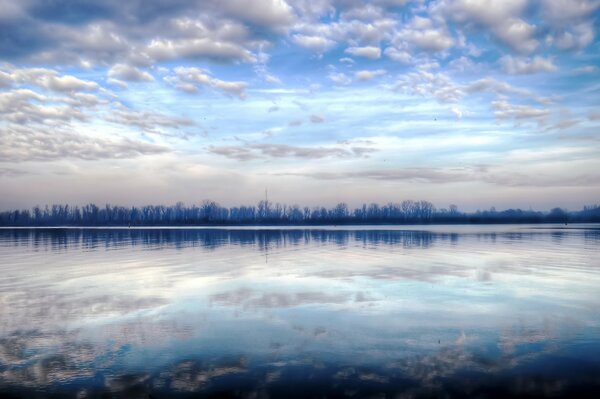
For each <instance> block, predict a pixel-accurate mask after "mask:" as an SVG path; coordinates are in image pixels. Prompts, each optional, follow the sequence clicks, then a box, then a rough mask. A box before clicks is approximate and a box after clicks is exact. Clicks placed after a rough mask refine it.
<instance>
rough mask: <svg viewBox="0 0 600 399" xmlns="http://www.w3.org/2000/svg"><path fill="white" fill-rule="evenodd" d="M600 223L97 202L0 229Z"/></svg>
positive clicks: (555, 215)
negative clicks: (98, 203) (47, 227)
mask: <svg viewBox="0 0 600 399" xmlns="http://www.w3.org/2000/svg"><path fill="white" fill-rule="evenodd" d="M573 222H600V205H591V206H586V207H584V208H583V209H582V210H579V211H567V210H564V209H561V208H554V209H552V210H551V211H550V212H541V211H534V210H522V209H507V210H503V211H497V210H496V209H495V208H491V209H490V210H485V211H476V212H470V213H468V212H461V211H459V210H458V207H457V206H456V205H450V206H449V207H447V208H439V209H438V208H436V207H435V206H434V205H433V204H432V203H431V202H428V201H411V200H406V201H402V202H399V203H392V202H390V203H388V204H385V205H379V204H376V203H372V204H368V205H367V204H363V205H362V206H361V207H358V208H355V209H350V207H348V205H347V204H346V203H339V204H337V205H335V206H334V207H332V208H326V207H313V208H310V207H300V206H298V205H286V204H283V205H282V204H279V203H276V204H273V203H272V202H269V201H266V200H262V201H260V202H259V203H258V204H257V205H250V206H235V207H230V208H228V207H223V206H221V205H219V204H218V203H216V202H214V201H209V200H206V201H204V202H202V204H200V205H191V206H185V205H184V204H183V203H182V202H178V203H177V204H175V205H171V206H165V205H146V206H140V207H136V206H133V207H124V206H115V205H108V204H107V205H105V206H103V207H99V206H97V205H95V204H87V205H84V206H70V205H51V206H48V205H46V206H44V207H40V206H35V207H33V209H23V210H9V211H3V212H0V226H188V225H189V226H198V225H200V226H201V225H326V224H334V225H337V224H340V225H346V224H434V223H443V224H446V223H573Z"/></svg>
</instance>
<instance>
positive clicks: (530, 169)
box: [0, 0, 600, 211]
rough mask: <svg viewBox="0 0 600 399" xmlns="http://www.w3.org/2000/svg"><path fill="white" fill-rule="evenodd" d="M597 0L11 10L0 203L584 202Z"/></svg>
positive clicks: (599, 189) (599, 194)
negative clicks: (208, 200) (266, 188)
mask: <svg viewBox="0 0 600 399" xmlns="http://www.w3.org/2000/svg"><path fill="white" fill-rule="evenodd" d="M599 10H600V1H599V0H539V1H527V0H505V1H501V0H482V1H473V0H432V1H420V0H413V1H410V0H406V1H405V0H374V1H371V2H363V1H353V0H340V1H334V0H317V1H308V0H301V1H291V0H290V1H288V2H285V1H283V0H264V1H241V0H220V1H216V0H215V1H213V0H204V1H180V0H174V1H158V0H151V1H143V2H142V1H133V2H123V1H116V0H103V1H100V0H94V1H86V2H85V3H84V2H80V1H69V0H59V1H53V2H47V1H41V0H26V1H10V0H4V1H2V0H0V31H1V32H2V40H0V54H1V61H0V115H1V118H0V134H1V138H2V144H0V187H2V189H1V190H0V192H1V194H2V195H0V209H13V208H28V207H32V206H34V205H44V204H53V203H69V204H75V205H76V204H79V205H81V204H85V203H90V202H92V203H96V204H104V203H111V204H118V205H124V206H130V205H144V204H161V203H165V204H173V203H176V202H178V201H183V202H185V203H187V204H192V203H199V202H201V201H202V200H204V199H211V200H215V201H217V202H219V203H220V204H222V205H224V206H234V205H240V204H255V203H256V202H258V201H259V200H261V199H263V198H264V195H265V192H264V190H265V187H268V190H269V200H271V201H273V202H280V203H287V204H300V205H303V206H315V205H324V206H331V205H334V204H336V203H338V202H346V203H348V204H349V205H350V206H352V207H354V206H358V205H359V204H362V203H370V202H378V203H387V202H390V201H391V202H397V201H401V200H404V199H414V200H421V199H423V200H427V201H430V202H432V203H433V204H435V205H436V206H438V207H447V206H448V205H449V204H456V205H458V207H459V209H460V210H462V211H473V210H476V209H489V208H490V207H492V206H495V207H496V208H497V209H505V208H523V209H528V208H530V207H531V208H533V209H535V210H548V209H550V208H553V207H557V206H560V207H565V208H568V209H581V208H582V207H583V206H584V205H588V204H595V203H598V202H600V135H599V133H598V129H599V128H600V107H599V106H598V104H600V79H599V78H600V42H599V40H598V37H597V32H598V29H599V18H598V16H599Z"/></svg>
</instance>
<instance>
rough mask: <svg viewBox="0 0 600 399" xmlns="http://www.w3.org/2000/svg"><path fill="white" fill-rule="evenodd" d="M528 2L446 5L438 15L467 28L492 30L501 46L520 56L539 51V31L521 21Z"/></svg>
mask: <svg viewBox="0 0 600 399" xmlns="http://www.w3.org/2000/svg"><path fill="white" fill-rule="evenodd" d="M526 7H527V1H526V0H490V1H485V2H483V1H471V0H456V1H452V2H450V1H442V2H441V3H440V6H439V7H438V9H437V11H439V12H441V13H442V15H444V17H446V18H448V19H450V20H453V21H456V22H459V23H461V24H464V25H465V26H468V25H469V24H475V25H477V26H479V27H481V28H483V29H486V30H488V31H489V32H490V33H492V35H493V36H494V37H495V38H496V39H497V40H498V41H500V42H501V43H503V44H505V45H507V46H508V47H510V48H511V49H513V50H514V51H517V52H518V53H524V54H528V53H531V52H533V51H534V50H536V49H537V47H538V45H539V42H538V40H537V39H535V37H534V36H535V33H536V27H535V25H532V24H529V23H528V22H526V21H525V20H523V19H522V18H521V16H522V15H523V14H524V12H525V10H526Z"/></svg>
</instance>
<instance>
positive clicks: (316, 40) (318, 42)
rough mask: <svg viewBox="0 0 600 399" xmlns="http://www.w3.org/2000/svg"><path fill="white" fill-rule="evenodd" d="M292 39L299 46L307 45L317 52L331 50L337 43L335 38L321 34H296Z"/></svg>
mask: <svg viewBox="0 0 600 399" xmlns="http://www.w3.org/2000/svg"><path fill="white" fill-rule="evenodd" d="M292 40H293V41H294V42H295V43H296V44H297V45H299V46H302V47H306V48H308V49H310V50H312V51H314V52H315V53H318V54H322V53H324V52H326V51H329V50H331V49H332V48H333V47H334V46H335V45H336V43H335V42H334V41H333V40H330V39H327V38H325V37H321V36H307V35H302V34H296V35H293V36H292Z"/></svg>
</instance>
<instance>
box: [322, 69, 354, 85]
mask: <svg viewBox="0 0 600 399" xmlns="http://www.w3.org/2000/svg"><path fill="white" fill-rule="evenodd" d="M327 77H328V78H329V80H331V81H332V82H333V83H335V84H336V85H340V86H345V85H349V84H350V83H352V79H351V78H350V77H349V76H348V75H346V74H345V73H343V72H331V73H330V74H329V75H327Z"/></svg>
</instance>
